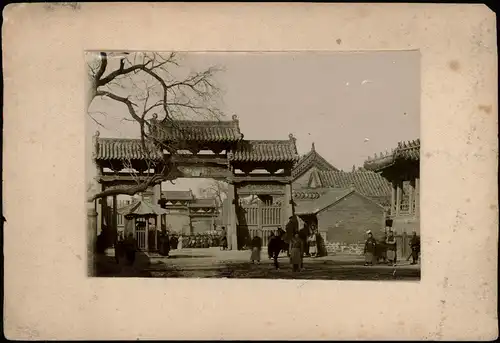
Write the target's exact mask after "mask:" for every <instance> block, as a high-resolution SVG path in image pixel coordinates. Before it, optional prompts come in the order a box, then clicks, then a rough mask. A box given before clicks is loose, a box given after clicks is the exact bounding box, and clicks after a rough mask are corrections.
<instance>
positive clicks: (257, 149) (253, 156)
mask: <svg viewBox="0 0 500 343" xmlns="http://www.w3.org/2000/svg"><path fill="white" fill-rule="evenodd" d="M228 157H229V160H230V161H236V162H294V161H297V159H298V154H297V147H296V146H295V138H293V136H290V139H289V140H271V141H249V140H245V141H240V142H238V144H237V147H236V149H235V150H234V151H232V153H231V154H229V156H228Z"/></svg>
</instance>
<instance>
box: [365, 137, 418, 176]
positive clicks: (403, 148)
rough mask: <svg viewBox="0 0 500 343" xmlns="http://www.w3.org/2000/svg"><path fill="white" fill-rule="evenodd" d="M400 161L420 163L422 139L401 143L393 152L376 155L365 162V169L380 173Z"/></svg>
mask: <svg viewBox="0 0 500 343" xmlns="http://www.w3.org/2000/svg"><path fill="white" fill-rule="evenodd" d="M398 160H406V161H419V160H420V139H416V140H413V141H408V142H399V143H398V146H397V148H395V149H393V150H392V151H391V152H385V153H381V154H380V156H379V155H377V154H375V156H374V157H370V158H368V160H366V161H365V163H364V167H365V168H366V169H368V170H373V171H379V170H381V169H384V168H387V167H389V166H391V165H393V164H394V163H395V162H397V161H398Z"/></svg>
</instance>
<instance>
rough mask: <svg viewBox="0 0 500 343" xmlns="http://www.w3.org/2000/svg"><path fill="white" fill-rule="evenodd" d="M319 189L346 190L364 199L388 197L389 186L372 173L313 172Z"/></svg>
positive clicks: (389, 192)
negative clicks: (364, 197)
mask: <svg viewBox="0 0 500 343" xmlns="http://www.w3.org/2000/svg"><path fill="white" fill-rule="evenodd" d="M314 174H316V177H317V178H318V179H319V181H320V186H321V187H332V188H348V187H354V189H355V190H356V191H358V192H359V193H361V194H363V195H365V196H366V197H383V196H390V194H391V184H390V183H389V181H387V180H386V179H385V178H383V177H382V176H381V175H379V174H377V173H375V172H372V171H354V172H344V171H315V172H314Z"/></svg>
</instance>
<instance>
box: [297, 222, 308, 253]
mask: <svg viewBox="0 0 500 343" xmlns="http://www.w3.org/2000/svg"><path fill="white" fill-rule="evenodd" d="M299 237H300V239H301V240H302V243H303V244H304V255H305V256H310V254H309V244H308V243H307V238H308V237H309V228H308V226H307V224H304V226H303V227H302V229H300V230H299Z"/></svg>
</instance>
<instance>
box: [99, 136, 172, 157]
mask: <svg viewBox="0 0 500 343" xmlns="http://www.w3.org/2000/svg"><path fill="white" fill-rule="evenodd" d="M96 143H97V144H96V147H95V148H94V149H95V158H96V159H97V160H103V161H105V160H143V159H144V156H145V151H144V149H143V146H142V143H141V140H140V139H128V138H97V141H96ZM145 144H146V148H147V152H148V153H149V155H150V159H152V160H155V161H160V160H162V159H163V154H162V152H161V151H160V150H158V149H157V148H156V147H155V146H154V145H153V144H152V143H151V142H149V141H146V143H145Z"/></svg>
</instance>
